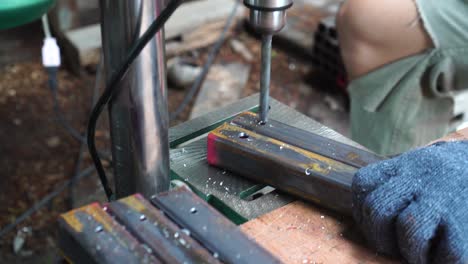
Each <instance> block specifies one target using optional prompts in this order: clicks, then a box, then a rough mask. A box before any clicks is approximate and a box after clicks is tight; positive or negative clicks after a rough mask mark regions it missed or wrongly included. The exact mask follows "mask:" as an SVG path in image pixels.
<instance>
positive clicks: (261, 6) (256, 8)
mask: <svg viewBox="0 0 468 264" xmlns="http://www.w3.org/2000/svg"><path fill="white" fill-rule="evenodd" d="M292 4H293V1H292V0H244V5H245V6H247V7H248V8H249V9H250V25H251V26H252V27H253V28H254V29H255V30H256V31H257V32H259V33H261V34H267V35H272V34H275V33H277V32H279V31H281V29H283V27H284V26H285V25H286V10H287V9H288V8H290V7H291V6H292Z"/></svg>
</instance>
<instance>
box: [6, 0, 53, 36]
mask: <svg viewBox="0 0 468 264" xmlns="http://www.w3.org/2000/svg"><path fill="white" fill-rule="evenodd" d="M54 3H55V0H0V30H1V29H6V28H11V27H15V26H19V25H22V24H26V23H29V22H31V21H34V20H36V19H39V18H40V17H41V16H42V15H44V14H45V13H47V11H48V10H49V8H50V7H51V6H52V5H53V4H54Z"/></svg>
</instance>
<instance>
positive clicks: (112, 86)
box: [87, 0, 183, 200]
mask: <svg viewBox="0 0 468 264" xmlns="http://www.w3.org/2000/svg"><path fill="white" fill-rule="evenodd" d="M182 2H183V0H172V1H170V2H169V3H168V4H167V6H166V8H165V9H164V10H163V11H162V12H161V13H160V15H159V16H158V18H156V20H155V21H154V22H153V23H152V24H151V25H150V26H149V28H148V29H147V30H146V31H145V33H144V34H143V35H142V36H141V37H140V38H139V39H138V40H137V41H136V42H135V44H134V45H133V46H132V48H131V49H130V52H129V53H128V55H127V56H126V58H125V60H124V62H123V63H122V64H121V65H120V66H119V68H118V70H117V71H116V72H115V73H114V74H113V75H112V77H111V79H110V81H109V82H108V84H107V86H106V89H105V90H104V92H103V94H102V95H101V97H100V98H99V100H98V102H97V104H96V106H95V107H94V109H93V111H92V113H91V116H90V118H89V123H88V133H87V141H88V149H89V153H90V155H91V158H92V159H93V162H94V165H95V166H96V170H97V172H98V175H99V179H100V180H101V184H102V186H103V188H104V191H105V192H106V195H107V198H108V199H109V200H113V198H114V197H113V192H112V189H111V188H110V186H109V183H108V180H107V176H106V172H105V171H104V167H103V166H102V163H101V160H100V159H99V155H98V152H97V149H96V139H95V133H96V124H97V121H98V119H99V116H100V115H101V113H102V111H103V110H104V108H105V106H106V105H107V104H108V103H109V101H111V100H112V99H113V97H114V95H115V94H117V93H118V91H119V89H120V86H118V84H119V82H120V81H121V80H122V79H123V78H124V77H125V75H126V74H127V72H128V69H129V68H130V66H131V65H132V63H133V61H134V60H135V59H136V58H137V57H138V55H139V54H140V52H141V51H142V50H143V48H144V47H145V46H146V44H148V42H149V41H150V40H151V39H152V38H153V37H154V35H155V34H156V33H157V32H158V31H159V30H160V29H161V28H162V27H163V26H164V24H165V23H166V22H167V20H168V19H169V18H170V17H171V15H172V14H173V13H174V11H175V10H176V9H177V7H178V6H179V5H180V4H181V3H182Z"/></svg>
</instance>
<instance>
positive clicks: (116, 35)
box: [100, 0, 169, 198]
mask: <svg viewBox="0 0 468 264" xmlns="http://www.w3.org/2000/svg"><path fill="white" fill-rule="evenodd" d="M164 3H165V1H164V0H100V5H101V21H102V24H101V29H102V42H103V43H102V49H103V52H104V62H105V66H106V73H107V74H106V75H107V81H109V80H110V76H111V74H112V73H113V72H114V71H115V70H116V68H117V66H118V65H119V64H120V63H121V62H122V61H123V60H124V58H125V55H126V54H127V53H128V51H129V49H130V47H131V46H132V44H133V43H134V41H135V40H136V39H137V38H138V37H139V36H140V35H142V34H143V33H144V31H145V30H146V29H147V28H148V26H149V25H150V24H151V22H153V20H154V19H155V18H156V16H157V15H158V14H159V13H160V12H161V10H162V9H163V8H164ZM164 59H165V53H164V32H160V33H158V34H157V35H156V36H155V38H154V40H152V41H151V42H150V43H149V44H148V45H147V46H146V47H145V49H144V50H143V51H142V53H141V54H140V56H139V57H138V58H137V59H136V60H135V62H134V63H133V65H132V66H131V68H130V70H129V72H128V74H127V75H126V76H125V78H124V80H123V81H122V82H121V83H120V85H122V86H123V87H122V89H121V92H120V94H118V95H117V96H116V97H115V99H114V100H113V101H112V102H110V104H109V118H110V129H111V139H112V156H113V161H114V162H113V164H114V173H115V187H116V195H117V198H119V197H124V196H127V195H130V194H133V193H135V192H139V193H142V194H143V195H144V196H145V197H147V198H149V197H150V196H151V195H153V194H155V193H157V192H161V191H164V190H167V189H168V188H169V143H168V126H169V125H168V124H169V122H168V109H167V90H166V67H165V60H164Z"/></svg>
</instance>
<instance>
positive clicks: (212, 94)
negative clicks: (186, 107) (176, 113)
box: [190, 63, 250, 119]
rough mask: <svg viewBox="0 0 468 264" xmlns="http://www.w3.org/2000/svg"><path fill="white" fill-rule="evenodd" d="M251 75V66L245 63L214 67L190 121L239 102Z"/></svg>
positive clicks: (198, 96) (199, 94) (205, 82)
mask: <svg viewBox="0 0 468 264" xmlns="http://www.w3.org/2000/svg"><path fill="white" fill-rule="evenodd" d="M249 75H250V65H246V64H243V63H229V64H226V65H220V64H215V65H213V67H211V69H210V71H209V73H208V75H207V76H206V80H205V81H204V82H203V85H202V88H201V90H200V92H199V93H198V95H197V98H196V100H195V104H194V106H193V108H192V112H191V113H190V119H193V118H195V117H199V116H202V115H204V114H206V113H209V112H211V111H214V110H215V109H217V108H220V107H224V106H227V105H230V104H232V103H235V102H237V101H238V100H239V99H240V98H241V94H242V91H243V90H244V86H245V84H246V83H247V80H248V78H249Z"/></svg>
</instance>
